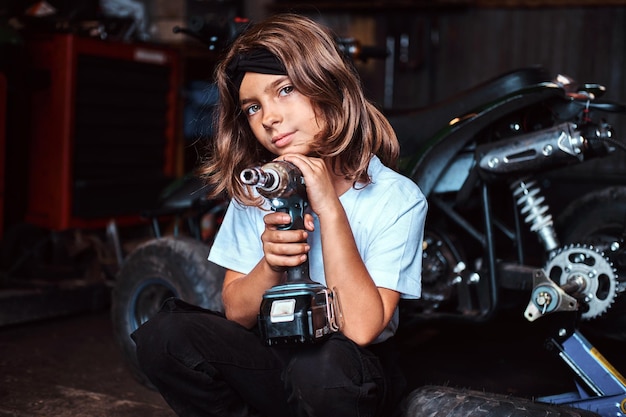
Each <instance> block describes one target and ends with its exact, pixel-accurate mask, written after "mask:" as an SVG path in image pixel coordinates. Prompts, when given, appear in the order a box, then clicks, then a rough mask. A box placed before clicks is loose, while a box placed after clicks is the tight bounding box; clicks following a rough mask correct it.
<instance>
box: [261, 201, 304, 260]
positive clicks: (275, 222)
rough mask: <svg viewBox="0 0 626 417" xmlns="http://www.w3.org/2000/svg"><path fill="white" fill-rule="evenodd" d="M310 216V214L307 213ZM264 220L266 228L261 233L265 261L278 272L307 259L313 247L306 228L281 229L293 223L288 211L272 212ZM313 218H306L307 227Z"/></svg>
mask: <svg viewBox="0 0 626 417" xmlns="http://www.w3.org/2000/svg"><path fill="white" fill-rule="evenodd" d="M306 216H309V217H310V214H306V215H305V217H306ZM263 221H264V222H265V230H264V231H263V234H262V235H261V241H262V243H263V252H264V254H265V261H266V262H267V263H268V265H269V266H270V267H271V268H272V269H273V270H274V271H277V272H282V271H284V270H285V269H287V268H288V267H292V266H298V265H300V264H302V263H303V262H304V261H306V257H307V254H308V252H309V250H310V249H311V248H310V246H309V245H308V244H307V242H306V239H307V236H308V233H307V231H306V230H298V229H296V230H280V229H279V228H280V227H283V226H285V225H288V224H289V223H291V217H290V216H289V214H287V213H282V212H272V213H269V214H267V215H266V216H265V217H264V218H263ZM312 223H313V222H312V221H311V219H308V218H305V224H306V225H307V228H310V225H312Z"/></svg>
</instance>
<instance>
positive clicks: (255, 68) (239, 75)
mask: <svg viewBox="0 0 626 417" xmlns="http://www.w3.org/2000/svg"><path fill="white" fill-rule="evenodd" d="M226 71H227V74H228V77H229V78H230V80H231V81H232V83H233V85H234V86H235V91H236V92H239V87H241V81H242V80H243V76H244V75H245V74H246V72H256V73H259V74H271V75H287V70H286V69H285V66H284V65H283V63H282V62H280V60H279V59H278V58H277V57H276V55H274V54H273V53H271V52H270V51H268V50H267V49H262V48H258V49H253V50H252V51H250V52H247V53H242V54H238V55H235V56H234V57H233V60H232V61H230V63H229V64H228V67H227V68H226Z"/></svg>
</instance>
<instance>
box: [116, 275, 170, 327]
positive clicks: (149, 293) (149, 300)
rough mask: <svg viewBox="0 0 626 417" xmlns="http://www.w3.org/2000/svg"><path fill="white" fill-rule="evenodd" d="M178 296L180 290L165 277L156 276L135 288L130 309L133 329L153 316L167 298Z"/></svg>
mask: <svg viewBox="0 0 626 417" xmlns="http://www.w3.org/2000/svg"><path fill="white" fill-rule="evenodd" d="M178 296H179V294H178V291H177V290H176V289H175V288H174V287H173V286H172V285H171V284H170V283H169V282H167V281H165V280H163V279H160V278H154V279H148V280H145V281H143V282H142V283H141V285H140V286H138V287H137V288H136V289H135V292H134V293H133V297H132V298H131V302H130V308H129V311H128V314H129V323H130V325H131V327H132V331H134V330H136V329H137V328H138V327H139V326H141V325H142V324H143V323H145V322H146V321H148V319H150V318H151V317H153V316H154V315H155V314H156V313H157V312H158V311H159V309H160V308H161V306H162V305H163V302H164V301H165V300H167V299H168V298H171V297H178Z"/></svg>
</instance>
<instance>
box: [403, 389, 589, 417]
mask: <svg viewBox="0 0 626 417" xmlns="http://www.w3.org/2000/svg"><path fill="white" fill-rule="evenodd" d="M533 416H542V417H545V416H550V417H599V415H598V414H596V413H594V412H591V411H587V410H582V409H578V408H573V407H566V406H560V405H550V404H544V403H538V402H534V401H532V400H529V399H525V398H519V397H511V396H508V395H502V394H492V393H485V392H481V391H473V390H467V389H456V388H450V387H444V386H433V385H428V386H424V387H421V388H418V389H416V390H415V391H413V392H411V393H410V394H409V397H408V398H407V405H406V408H405V410H404V411H403V414H402V417H533Z"/></svg>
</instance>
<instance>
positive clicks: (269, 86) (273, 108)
mask: <svg viewBox="0 0 626 417" xmlns="http://www.w3.org/2000/svg"><path fill="white" fill-rule="evenodd" d="M239 97H240V105H241V109H242V111H243V113H244V114H245V115H246V117H247V118H248V123H249V124H250V128H251V129H252V132H253V133H254V136H255V137H256V138H257V140H258V141H259V143H261V145H263V147H265V148H266V149H267V150H268V151H270V152H271V153H273V154H274V155H284V154H287V153H298V154H303V155H307V154H309V153H310V152H311V150H312V149H313V147H312V145H313V144H314V141H315V137H316V135H317V134H318V133H319V132H320V130H321V126H320V123H319V120H318V119H317V118H316V115H315V110H314V108H313V105H312V103H311V100H309V99H308V97H305V96H304V95H302V94H300V92H298V91H297V90H296V89H295V88H294V87H293V85H292V84H291V80H290V79H289V77H287V76H286V75H268V74H258V73H254V72H248V73H246V75H245V76H244V77H243V81H242V82H241V87H240V88H239Z"/></svg>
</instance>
